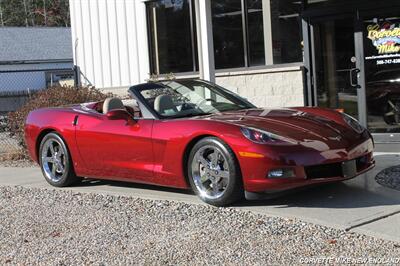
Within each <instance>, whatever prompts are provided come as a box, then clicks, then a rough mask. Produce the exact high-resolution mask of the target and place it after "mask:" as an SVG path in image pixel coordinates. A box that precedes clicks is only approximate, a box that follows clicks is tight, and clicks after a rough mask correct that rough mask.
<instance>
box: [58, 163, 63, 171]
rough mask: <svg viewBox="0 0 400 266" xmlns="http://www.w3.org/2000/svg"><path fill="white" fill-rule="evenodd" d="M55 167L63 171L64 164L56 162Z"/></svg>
mask: <svg viewBox="0 0 400 266" xmlns="http://www.w3.org/2000/svg"><path fill="white" fill-rule="evenodd" d="M57 169H58V171H59V172H61V173H63V172H64V166H63V165H62V163H61V162H57Z"/></svg>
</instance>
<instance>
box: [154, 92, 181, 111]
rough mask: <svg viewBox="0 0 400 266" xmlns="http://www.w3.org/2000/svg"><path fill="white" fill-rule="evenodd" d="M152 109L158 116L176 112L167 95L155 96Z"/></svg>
mask: <svg viewBox="0 0 400 266" xmlns="http://www.w3.org/2000/svg"><path fill="white" fill-rule="evenodd" d="M154 109H155V110H156V111H157V112H158V113H160V114H164V113H166V111H173V112H178V109H176V106H175V105H174V103H173V101H172V98H171V96H169V95H159V96H157V98H156V99H155V101H154Z"/></svg>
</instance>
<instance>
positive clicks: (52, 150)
mask: <svg viewBox="0 0 400 266" xmlns="http://www.w3.org/2000/svg"><path fill="white" fill-rule="evenodd" d="M49 150H50V153H51V155H52V156H53V155H54V153H55V151H54V147H53V142H50V143H49Z"/></svg>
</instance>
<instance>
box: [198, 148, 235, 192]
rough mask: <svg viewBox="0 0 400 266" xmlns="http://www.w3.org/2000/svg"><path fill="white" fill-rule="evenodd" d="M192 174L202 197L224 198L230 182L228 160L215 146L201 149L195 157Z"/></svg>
mask: <svg viewBox="0 0 400 266" xmlns="http://www.w3.org/2000/svg"><path fill="white" fill-rule="evenodd" d="M191 172H192V177H193V181H194V184H195V186H196V188H197V190H198V191H199V193H200V196H201V197H203V198H206V199H218V198H220V197H222V196H223V194H224V192H225V191H226V189H227V186H228V184H229V180H230V171H229V164H228V160H227V158H226V157H225V155H224V153H223V152H222V151H221V150H220V149H219V148H218V147H216V146H214V145H207V146H203V147H201V148H200V149H199V150H198V151H197V152H196V153H195V155H194V157H193V161H192V165H191Z"/></svg>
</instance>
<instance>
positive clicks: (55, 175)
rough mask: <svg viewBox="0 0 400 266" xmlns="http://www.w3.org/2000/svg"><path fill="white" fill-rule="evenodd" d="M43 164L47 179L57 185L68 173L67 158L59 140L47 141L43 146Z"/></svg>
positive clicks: (51, 139)
mask: <svg viewBox="0 0 400 266" xmlns="http://www.w3.org/2000/svg"><path fill="white" fill-rule="evenodd" d="M41 162H42V168H43V171H44V174H45V176H46V178H48V179H49V180H51V181H52V182H55V183H57V182H59V181H60V180H61V179H62V177H63V176H64V174H65V171H66V166H67V156H66V154H65V151H64V148H63V146H62V145H61V143H60V142H59V141H58V140H56V139H53V138H50V139H48V140H46V142H45V143H44V144H43V146H42V151H41Z"/></svg>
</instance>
